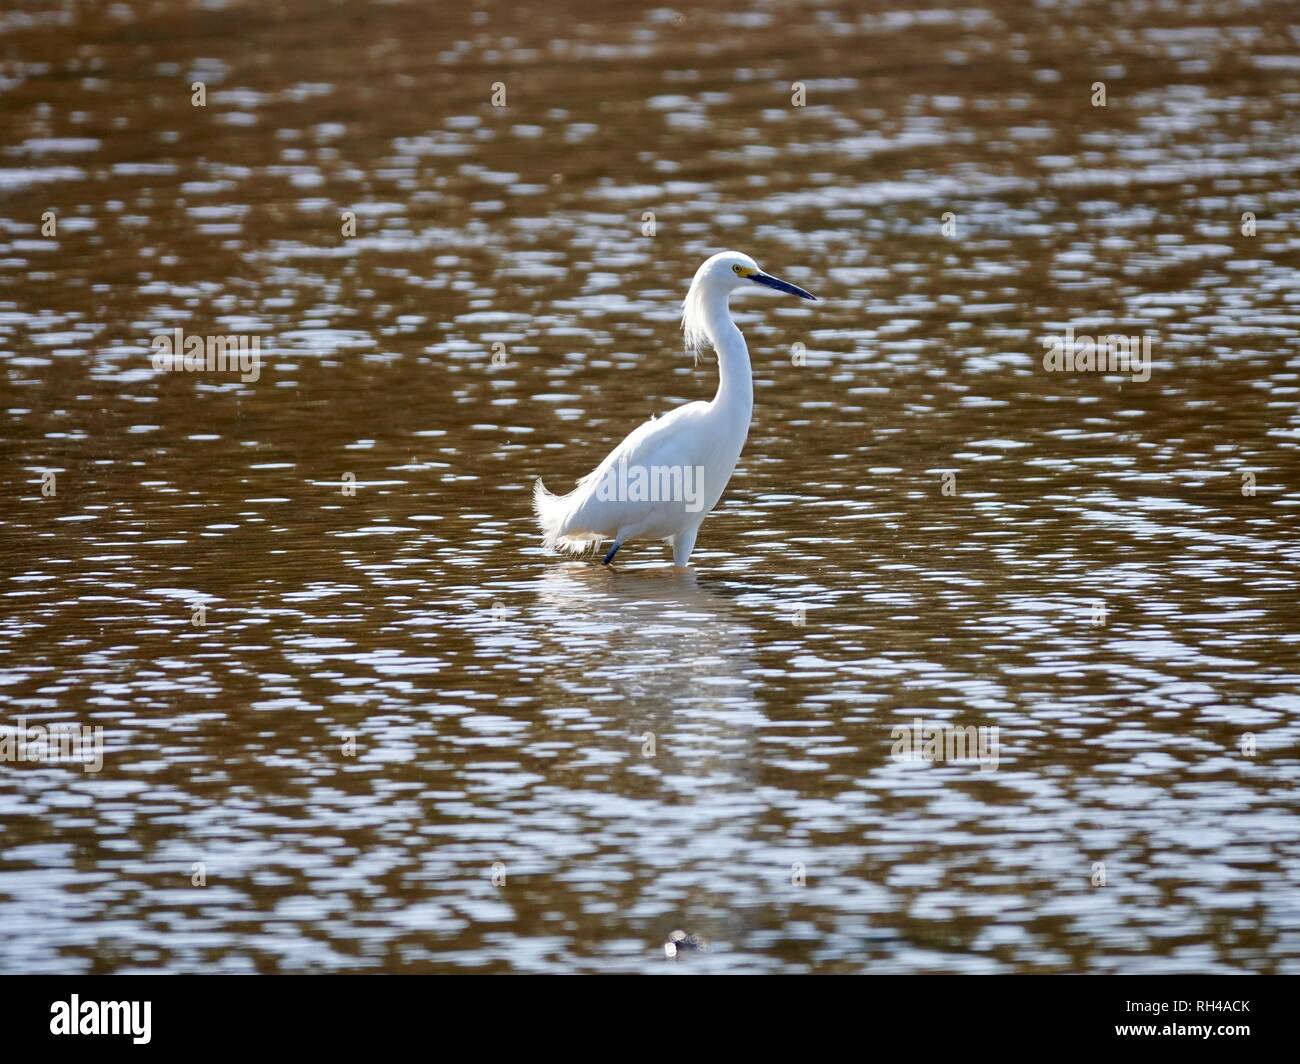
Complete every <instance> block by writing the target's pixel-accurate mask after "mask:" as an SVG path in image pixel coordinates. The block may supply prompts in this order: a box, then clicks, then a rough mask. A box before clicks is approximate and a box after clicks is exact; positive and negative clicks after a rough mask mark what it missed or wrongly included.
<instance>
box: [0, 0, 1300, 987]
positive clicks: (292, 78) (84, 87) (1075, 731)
mask: <svg viewBox="0 0 1300 1064" xmlns="http://www.w3.org/2000/svg"><path fill="white" fill-rule="evenodd" d="M1293 16H1294V9H1293V7H1292V6H1291V5H1290V4H1287V3H1268V2H1265V3H1260V4H1255V3H1245V2H1233V0H1228V2H1225V3H1215V4H1196V3H1189V4H1154V3H1152V4H1143V3H1121V4H1114V5H1103V4H1088V5H1074V4H1049V3H1040V4H1032V5H1031V4H1027V3H1024V2H1022V0H995V2H994V3H991V4H983V5H979V6H974V5H972V6H965V7H958V8H952V9H944V8H940V7H938V6H927V5H926V4H924V3H920V4H903V5H895V4H889V5H885V4H876V3H862V4H854V3H849V2H847V0H840V2H836V0H824V2H823V0H808V2H800V3H792V4H777V3H775V2H771V3H745V4H742V5H737V4H734V3H729V2H719V0H705V2H704V3H701V4H693V5H691V7H690V9H689V10H688V11H686V12H685V13H680V12H677V11H675V10H673V9H670V8H667V7H657V6H654V5H652V4H644V3H640V2H638V0H630V2H628V3H622V4H616V5H610V4H604V3H596V2H594V0H589V2H584V0H547V2H546V3H534V4H531V5H527V6H519V7H511V6H509V5H506V4H504V3H498V2H489V3H479V4H477V5H473V6H471V5H468V4H465V5H460V4H449V3H437V4H433V3H429V4H422V3H414V2H411V3H390V4H384V5H379V6H375V7H369V8H361V7H358V6H354V5H348V4H324V3H317V2H314V0H313V2H308V0H271V2H263V3H251V2H249V3H241V2H231V3H228V4H225V3H221V2H212V3H192V4H191V3H182V2H178V0H168V2H162V3H149V4H145V3H138V4H130V3H119V4H114V5H107V4H105V5H98V4H88V5H80V4H62V3H51V4H34V5H26V9H25V10H24V11H21V12H19V11H13V10H6V11H5V12H3V13H0V132H2V133H3V136H0V145H2V147H0V389H2V390H3V403H2V404H0V490H2V494H3V498H4V500H5V501H4V502H3V504H2V507H0V525H2V530H0V694H2V695H3V704H2V705H0V725H3V726H4V727H6V728H9V729H13V728H16V727H17V726H18V724H19V722H20V720H21V721H22V722H23V726H24V727H26V726H32V725H41V726H46V727H48V726H51V725H55V724H60V723H62V724H73V723H75V724H78V725H83V726H87V727H95V726H98V727H102V728H103V729H104V731H103V737H104V739H103V741H104V752H103V767H102V771H100V772H87V771H85V770H84V769H83V767H81V766H79V765H76V764H69V763H66V761H65V762H57V763H50V762H49V761H42V762H13V761H8V762H5V763H0V832H2V837H3V845H2V847H0V970H3V971H11V972H12V971H51V972H83V971H85V972H92V971H93V972H105V971H123V972H128V971H130V972H134V971H158V970H161V971H232V972H244V971H374V970H394V971H439V970H441V971H445V970H481V971H507V970H510V971H547V972H566V971H674V972H678V973H682V972H690V971H748V972H770V971H810V970H811V971H823V972H830V971H854V972H856V971H869V972H1011V971H1020V972H1035V971H1053V972H1055V971H1094V972H1168V971H1198V972H1204V971H1224V972H1283V971H1289V972H1297V971H1300V827H1298V826H1297V824H1298V821H1297V812H1298V811H1300V809H1298V807H1300V786H1298V785H1300V759H1298V757H1300V755H1298V754H1297V750H1298V748H1300V618H1298V599H1300V596H1298V594H1297V590H1298V588H1300V537H1298V536H1297V533H1296V525H1297V517H1298V516H1300V510H1298V507H1300V494H1298V492H1297V487H1298V485H1300V343H1298V339H1300V286H1298V285H1297V263H1298V262H1300V238H1298V237H1297V231H1296V226H1297V222H1298V221H1300V186H1298V185H1297V180H1296V174H1297V172H1298V170H1300V118H1298V117H1297V116H1298V115H1300V60H1297V58H1296V56H1297V54H1298V53H1300V34H1298V33H1297V30H1296V27H1295V24H1294V23H1295V20H1294V18H1293ZM197 82H202V83H203V91H204V92H205V93H206V101H205V106H202V107H196V106H194V103H193V96H194V93H195V91H196V89H195V83H197ZM1098 82H1101V83H1104V86H1105V91H1106V95H1107V100H1106V106H1104V107H1101V106H1094V105H1093V100H1094V97H1095V92H1096V89H1095V86H1096V83H1098ZM796 83H798V85H801V86H802V89H801V90H800V89H797V88H794V86H795V85H796ZM498 89H499V90H500V91H503V92H504V93H505V101H504V102H505V106H504V107H495V106H493V94H494V92H497V91H498ZM800 91H801V92H802V93H803V94H804V95H803V98H802V99H801V100H799V101H797V102H801V103H803V104H804V106H796V105H795V104H796V101H795V100H794V99H793V97H794V95H795V94H796V93H797V92H800ZM498 102H499V101H498ZM45 212H51V213H52V216H53V217H54V219H55V223H56V230H55V231H54V232H52V233H50V232H46V231H44V230H45V229H48V226H47V225H45V224H44V222H45V218H44V215H45ZM347 212H350V213H351V215H352V216H354V219H355V223H354V224H355V235H351V234H350V233H349V234H347V235H345V227H347V226H348V221H347V217H348V215H347ZM949 212H950V213H951V216H952V217H951V219H950V220H949V223H950V224H949V226H948V231H947V232H946V233H945V232H944V231H943V230H942V228H941V226H942V224H943V223H942V220H941V219H942V218H943V216H944V215H945V213H949ZM1247 212H1249V215H1250V218H1251V219H1253V221H1251V220H1246V219H1244V218H1243V216H1244V215H1246V214H1247ZM651 216H652V217H651ZM1252 226H1253V232H1247V231H1249V230H1251V229H1252ZM651 229H653V235H647V233H649V232H650V230H651ZM726 247H733V248H737V249H740V250H743V251H746V252H749V253H750V254H752V255H753V256H754V257H755V258H756V259H758V261H759V262H760V263H761V264H762V265H763V266H764V267H765V268H767V269H769V270H771V271H772V272H774V273H777V274H779V275H782V276H784V277H787V278H788V279H789V280H791V281H793V282H795V283H797V284H800V285H803V286H804V287H807V288H809V289H811V290H813V291H814V292H816V293H817V294H818V295H819V296H820V297H821V301H820V302H818V303H815V304H805V303H800V302H798V301H795V300H787V299H784V298H782V297H780V296H777V295H776V294H774V293H770V292H763V293H752V294H748V293H747V294H745V295H744V296H743V297H739V296H738V297H737V299H736V301H735V309H736V311H737V316H738V321H739V323H740V325H741V328H742V329H743V330H744V332H745V335H746V337H747V339H748V342H749V345H750V350H751V355H752V358H753V363H754V374H755V413H754V423H753V426H752V429H751V432H750V437H749V442H748V444H747V446H746V450H745V453H744V455H743V457H742V459H741V464H740V467H739V469H738V470H737V473H736V476H735V478H734V479H733V481H732V483H731V486H730V488H729V490H728V492H727V494H726V496H725V497H724V500H723V503H722V504H721V505H720V507H719V508H718V510H717V511H716V512H715V513H714V514H713V516H712V517H711V518H710V519H709V520H708V521H707V522H706V523H705V525H704V528H703V530H702V532H701V535H700V539H699V544H698V547H697V550H696V554H695V556H694V558H693V559H692V561H693V565H694V572H693V573H688V574H681V573H677V572H675V571H674V570H672V569H671V567H670V566H669V555H668V552H667V550H666V548H664V547H662V546H660V545H657V544H656V545H647V544H633V545H631V546H629V547H627V548H625V549H624V551H623V553H622V554H621V555H620V559H619V561H620V564H619V566H618V567H617V569H616V570H607V569H602V568H601V567H600V566H599V565H597V564H594V563H592V562H590V561H583V562H575V561H571V560H565V559H561V558H557V557H553V556H548V555H546V554H544V553H543V551H542V550H541V548H540V546H539V536H538V533H537V531H536V528H535V526H534V523H533V519H532V516H531V513H530V492H531V486H532V482H533V480H534V478H536V477H538V476H544V477H545V478H546V480H547V483H548V484H549V485H550V486H551V487H552V488H556V489H561V488H563V487H565V486H566V485H567V484H568V483H570V482H571V481H572V480H573V479H575V478H576V477H578V476H579V475H581V474H583V473H585V472H587V471H588V470H589V469H590V468H592V467H593V466H594V465H595V464H596V463H597V462H598V461H599V459H600V458H601V457H603V455H604V454H605V453H606V451H607V450H608V449H609V447H610V446H611V445H612V444H613V443H614V442H616V441H617V440H618V439H619V438H621V436H622V435H623V434H624V433H625V432H627V431H628V430H629V429H630V428H632V427H633V426H634V425H635V424H636V423H638V422H639V421H641V420H643V419H644V418H645V417H647V416H648V415H650V414H652V413H656V412H662V411H664V410H667V409H669V408H671V407H672V406H674V405H676V404H679V403H681V402H684V401H687V400H691V399H697V398H707V397H708V396H709V395H711V393H712V390H713V388H714V386H715V381H716V366H715V364H714V363H713V362H712V361H711V360H710V359H707V358H706V359H705V360H703V361H701V363H700V364H699V365H695V364H693V363H692V360H691V358H690V357H689V356H688V355H685V354H684V353H683V352H682V349H681V338H680V332H679V331H678V314H679V305H680V300H681V298H682V296H683V295H684V294H685V290H686V285H687V283H688V282H689V279H690V276H691V274H692V273H693V271H694V269H695V267H696V266H697V265H698V263H699V262H700V261H701V260H702V259H703V258H704V257H706V256H707V255H708V254H711V253H712V252H714V251H716V250H719V249H720V248H726ZM1067 326H1068V327H1070V328H1073V329H1074V330H1075V332H1076V333H1090V332H1095V333H1098V334H1103V333H1105V334H1109V333H1123V334H1129V335H1146V336H1149V337H1151V338H1152V364H1151V368H1150V378H1149V380H1146V381H1139V380H1134V379H1133V376H1132V375H1124V374H1120V373H1113V374H1112V373H1087V372H1073V373H1071V372H1059V373H1053V372H1047V371H1046V370H1045V369H1044V366H1043V361H1042V360H1043V354H1044V346H1043V344H1042V342H1041V338H1042V337H1043V336H1045V335H1052V334H1059V333H1061V332H1062V331H1063V330H1064V329H1065V328H1066V327H1067ZM177 328H180V329H183V330H184V331H185V332H186V333H188V334H197V335H201V336H202V335H210V334H253V335H257V336H259V337H260V338H261V343H262V348H261V351H262V364H261V368H260V375H259V377H258V379H257V380H256V381H252V380H249V381H242V380H241V379H240V377H239V376H238V375H236V374H232V373H229V372H226V373H222V372H218V371H213V372H207V371H204V372H195V373H164V372H156V371H155V370H154V368H153V366H152V364H151V359H150V354H151V347H150V343H151V339H152V338H153V337H154V336H156V335H159V334H162V333H166V334H171V332H172V330H174V329H177ZM800 345H802V346H800ZM50 473H53V474H54V477H53V480H51V479H50V478H49V477H48V476H46V474H50ZM945 474H953V476H951V477H945ZM1247 474H1249V475H1247ZM353 481H355V491H354V493H351V494H350V493H349V492H350V491H351V489H352V487H353ZM1252 484H1253V487H1252ZM50 489H52V490H50ZM199 603H202V604H203V606H202V616H197V611H198V605H197V604H199ZM196 620H197V621H205V623H201V624H200V623H195V622H196ZM1094 622H1100V623H1094ZM918 719H919V720H922V721H924V722H925V723H926V724H927V725H932V726H938V725H944V724H960V725H970V726H976V727H983V728H993V727H996V728H997V729H998V733H997V734H998V736H999V740H1000V745H999V757H998V763H997V766H996V770H990V769H991V768H992V766H991V765H989V764H985V765H983V766H981V765H980V764H977V763H972V762H970V761H965V762H939V763H932V762H929V761H926V760H924V759H916V760H905V759H896V758H894V757H893V756H891V755H892V750H893V745H894V736H893V732H892V729H893V728H894V727H895V726H898V725H912V724H913V722H914V721H916V720H918ZM1251 743H1254V748H1253V756H1252V754H1251V753H1250V752H1249V751H1250V749H1251ZM1244 751H1245V752H1244ZM196 865H201V866H202V868H201V869H197V870H196ZM1103 866H1104V867H1103ZM200 872H201V873H202V877H200V874H199V873H200ZM494 873H495V881H494ZM1103 875H1104V883H1103V882H1102V876H1103ZM197 878H205V880H206V885H205V886H198V885H194V881H195V880H196V879H197ZM503 880H504V881H503ZM678 928H681V929H685V930H687V931H690V932H693V933H696V934H698V935H700V936H702V937H703V938H704V939H705V940H706V941H707V944H708V949H707V951H706V952H700V953H683V954H682V955H681V956H680V957H679V958H678V959H677V960H675V961H670V960H668V959H667V958H666V957H665V955H664V950H663V943H664V941H665V939H666V938H667V936H668V934H669V932H671V931H673V930H674V929H678Z"/></svg>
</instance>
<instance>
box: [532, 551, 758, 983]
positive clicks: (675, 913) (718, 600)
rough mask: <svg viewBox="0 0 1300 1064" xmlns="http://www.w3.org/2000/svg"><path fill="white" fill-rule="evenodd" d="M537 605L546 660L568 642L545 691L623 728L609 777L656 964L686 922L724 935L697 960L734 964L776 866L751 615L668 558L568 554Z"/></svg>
mask: <svg viewBox="0 0 1300 1064" xmlns="http://www.w3.org/2000/svg"><path fill="white" fill-rule="evenodd" d="M536 611H537V612H536V616H535V618H534V620H535V621H536V622H537V628H539V629H540V630H541V632H540V633H539V635H538V638H539V639H541V640H542V642H543V643H544V644H545V645H546V646H547V649H548V651H552V653H551V654H550V656H551V658H552V659H559V658H560V657H561V655H560V654H559V653H558V651H559V650H561V649H562V650H563V651H564V654H563V662H564V663H563V664H562V665H560V666H552V667H550V668H548V669H547V674H546V680H545V684H546V687H547V690H546V693H545V695H544V696H543V697H545V698H546V699H547V701H548V703H549V704H550V705H552V706H555V707H562V706H582V707H585V708H586V709H587V710H588V711H589V712H592V713H593V714H595V715H598V716H599V717H602V718H606V719H608V718H613V720H614V722H615V727H617V728H619V729H621V730H623V731H624V734H625V735H626V737H627V740H628V743H627V747H626V749H627V750H628V757H627V759H626V761H625V763H624V765H623V771H613V772H611V773H610V775H609V779H608V783H607V784H606V786H607V787H608V788H609V789H610V790H611V791H614V792H616V793H617V795H618V797H619V799H621V800H624V801H623V804H620V805H619V806H618V816H619V818H620V824H621V827H620V831H619V834H620V835H621V837H622V844H623V847H624V848H625V852H626V853H627V855H628V857H629V858H630V859H631V860H632V861H634V862H635V864H636V865H637V867H638V869H639V872H640V877H641V878H640V886H639V887H638V889H637V896H636V897H635V899H626V900H625V901H624V905H625V911H635V912H636V914H637V915H638V917H643V920H642V921H641V925H642V928H643V930H644V932H645V940H646V944H647V946H646V948H647V963H650V964H655V963H657V964H665V963H668V962H667V961H665V958H664V954H663V941H664V939H665V937H666V936H667V935H668V934H669V932H671V931H672V930H673V929H675V928H678V927H684V928H686V929H687V930H688V931H690V932H693V933H699V934H700V935H701V936H703V938H705V939H707V940H709V941H710V942H716V943H718V944H719V947H720V949H719V952H718V954H717V955H715V954H714V953H712V952H711V953H709V954H701V955H695V956H692V957H691V958H690V964H691V967H692V968H693V969H700V968H702V967H704V968H708V967H711V966H712V965H714V964H723V963H725V960H724V958H725V957H726V956H728V955H730V957H731V959H732V961H733V962H734V960H735V954H734V953H733V952H731V951H732V950H733V949H734V944H736V943H738V942H742V941H744V940H745V939H746V938H747V936H748V935H749V933H750V931H751V930H752V928H751V926H750V921H751V920H752V919H753V918H754V917H753V914H752V910H750V909H749V908H748V907H747V905H746V904H745V902H749V903H751V904H752V903H753V901H754V899H755V895H756V894H757V893H758V892H760V891H765V887H764V883H763V881H764V879H765V878H768V877H767V870H760V869H758V868H757V867H755V863H754V861H753V859H752V854H753V852H754V849H755V844H756V841H757V839H758V836H759V835H760V832H761V822H762V818H763V815H764V808H765V807H764V805H763V804H762V803H761V802H760V801H759V800H758V798H757V797H756V791H757V787H758V780H757V776H756V767H757V766H759V765H761V764H762V759H761V757H760V756H759V753H760V751H759V749H758V737H759V735H760V734H761V728H762V726H763V725H764V724H765V723H766V721H767V717H766V714H765V713H764V712H763V707H762V704H761V702H760V700H759V686H758V682H757V680H756V678H755V677H756V674H757V663H756V662H755V660H754V657H753V647H754V641H755V637H756V634H757V632H756V629H755V627H754V625H753V624H752V623H750V622H748V621H747V619H746V617H745V614H744V612H743V610H741V609H740V608H739V607H737V606H736V605H734V604H733V603H732V602H731V601H730V599H729V598H728V597H727V596H726V594H725V593H722V592H719V591H716V590H712V589H710V587H709V585H708V584H707V583H706V582H702V581H700V580H699V579H698V578H697V576H696V575H695V574H694V573H691V572H685V573H683V572H679V571H674V570H671V569H667V568H654V569H634V570H622V571H617V572H612V571H610V570H601V569H595V568H593V567H591V566H589V565H574V564H559V565H557V566H555V567H553V568H551V569H548V570H547V571H546V572H545V573H544V574H543V576H542V577H541V578H540V580H539V586H538V589H537V606H536ZM647 735H649V736H653V743H654V747H653V749H654V753H653V756H647V755H646V749H647V748H646V736H647ZM627 799H633V800H635V802H636V804H637V812H635V813H632V814H631V815H629V808H630V807H628V806H627V805H626V800H627ZM655 958H657V961H656V960H655Z"/></svg>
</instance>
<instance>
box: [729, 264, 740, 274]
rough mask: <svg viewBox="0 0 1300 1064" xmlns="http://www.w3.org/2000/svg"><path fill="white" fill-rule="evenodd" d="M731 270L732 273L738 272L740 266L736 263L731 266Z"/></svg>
mask: <svg viewBox="0 0 1300 1064" xmlns="http://www.w3.org/2000/svg"><path fill="white" fill-rule="evenodd" d="M731 272H732V273H739V272H740V266H739V264H737V265H735V266H733V267H731Z"/></svg>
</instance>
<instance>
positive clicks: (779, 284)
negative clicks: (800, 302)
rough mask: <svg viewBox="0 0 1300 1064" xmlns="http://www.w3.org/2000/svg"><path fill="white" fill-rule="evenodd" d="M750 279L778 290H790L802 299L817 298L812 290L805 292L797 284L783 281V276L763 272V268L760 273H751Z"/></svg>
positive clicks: (814, 299) (793, 294)
mask: <svg viewBox="0 0 1300 1064" xmlns="http://www.w3.org/2000/svg"><path fill="white" fill-rule="evenodd" d="M749 279H750V280H751V281H753V282H754V283H755V284H761V285H763V286H765V287H767V288H775V289H776V290H777V291H778V292H789V293H790V295H792V296H798V297H799V298H800V299H811V300H813V301H814V302H815V301H816V299H817V297H816V296H815V295H813V294H812V293H811V292H805V291H804V290H803V289H802V288H800V287H799V286H798V285H797V284H791V283H790V282H789V281H783V280H781V278H779V277H773V276H772V275H771V274H768V273H763V272H762V271H761V270H760V271H759V272H758V273H751V274H750V275H749Z"/></svg>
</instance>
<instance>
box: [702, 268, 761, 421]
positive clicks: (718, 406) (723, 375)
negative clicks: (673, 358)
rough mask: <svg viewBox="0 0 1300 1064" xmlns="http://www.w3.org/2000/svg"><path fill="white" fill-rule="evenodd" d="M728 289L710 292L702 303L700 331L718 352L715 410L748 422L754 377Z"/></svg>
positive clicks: (751, 405) (751, 407) (752, 409)
mask: <svg viewBox="0 0 1300 1064" xmlns="http://www.w3.org/2000/svg"><path fill="white" fill-rule="evenodd" d="M729 295H730V293H729V292H716V293H715V292H711V293H709V295H708V297H707V299H706V300H705V303H704V331H705V332H706V333H707V334H708V337H709V342H710V343H712V344H713V349H714V350H715V351H716V352H717V353H718V394H717V395H715V396H714V397H713V407H714V409H715V410H722V411H726V412H727V413H728V414H732V415H734V416H735V418H736V419H737V420H738V421H743V422H744V424H745V425H746V426H748V425H749V418H750V415H751V414H752V413H753V411H754V376H753V372H752V371H751V370H750V368H749V348H748V347H746V346H745V338H744V336H742V335H741V333H740V330H739V329H737V328H736V323H735V322H734V321H732V320H731V308H730V307H728V306H727V299H728V297H729Z"/></svg>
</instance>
